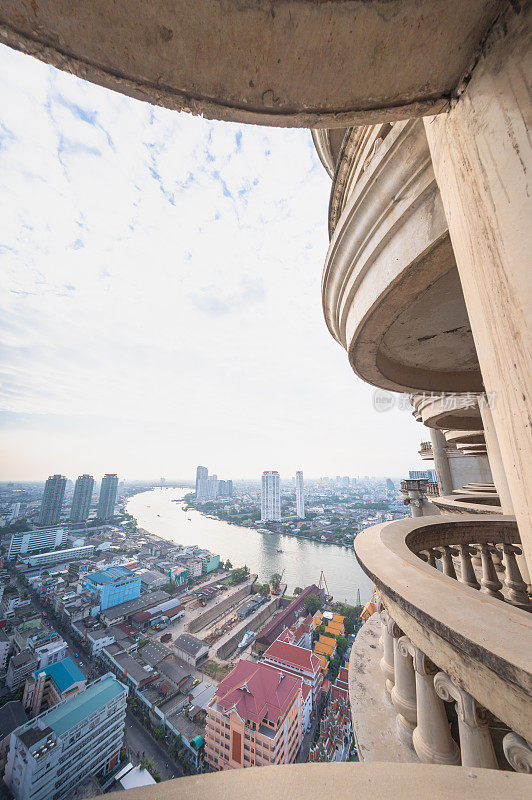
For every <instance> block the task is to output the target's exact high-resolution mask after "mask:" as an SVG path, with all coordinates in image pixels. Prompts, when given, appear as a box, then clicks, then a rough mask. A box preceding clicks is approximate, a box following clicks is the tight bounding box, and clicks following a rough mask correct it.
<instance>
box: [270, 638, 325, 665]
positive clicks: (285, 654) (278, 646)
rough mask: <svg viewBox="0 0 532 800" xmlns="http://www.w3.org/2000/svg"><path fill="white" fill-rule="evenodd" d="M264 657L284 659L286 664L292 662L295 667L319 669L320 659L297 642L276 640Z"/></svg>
mask: <svg viewBox="0 0 532 800" xmlns="http://www.w3.org/2000/svg"><path fill="white" fill-rule="evenodd" d="M264 658H266V659H267V658H272V659H273V658H274V659H276V660H278V661H284V662H285V663H286V664H291V665H292V666H294V667H300V668H301V669H306V670H309V671H310V672H315V671H316V670H317V669H319V666H320V660H319V658H318V657H317V656H316V655H315V654H314V653H313V652H312V650H307V649H306V648H304V647H298V646H297V645H295V644H289V643H288V642H280V641H279V640H277V641H275V642H274V643H273V644H272V645H270V647H268V649H267V650H266V652H265V653H264Z"/></svg>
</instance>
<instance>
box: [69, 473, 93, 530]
mask: <svg viewBox="0 0 532 800" xmlns="http://www.w3.org/2000/svg"><path fill="white" fill-rule="evenodd" d="M93 489H94V478H93V477H92V475H80V476H79V478H78V479H77V481H76V485H75V487H74V497H73V498H72V508H71V510H70V519H71V520H72V522H85V520H86V519H87V518H88V516H89V510H90V507H91V500H92V491H93Z"/></svg>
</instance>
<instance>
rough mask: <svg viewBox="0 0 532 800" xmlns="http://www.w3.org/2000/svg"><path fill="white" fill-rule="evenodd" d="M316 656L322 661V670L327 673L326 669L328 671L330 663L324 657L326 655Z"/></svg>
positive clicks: (319, 654)
mask: <svg viewBox="0 0 532 800" xmlns="http://www.w3.org/2000/svg"><path fill="white" fill-rule="evenodd" d="M316 655H317V656H318V658H319V660H320V662H321V668H322V670H323V671H324V672H325V671H326V669H327V665H328V663H329V662H328V660H327V659H326V658H325V656H324V655H322V654H321V653H316Z"/></svg>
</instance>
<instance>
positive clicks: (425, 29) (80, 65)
mask: <svg viewBox="0 0 532 800" xmlns="http://www.w3.org/2000/svg"><path fill="white" fill-rule="evenodd" d="M501 5H502V4H501V2H499V1H498V0H469V2H468V3H463V2H460V0H444V2H443V4H442V3H439V4H437V6H435V5H434V3H433V0H389V2H387V4H386V8H385V9H383V6H382V2H381V0H367V2H363V3H359V2H357V3H349V2H342V3H339V2H319V3H307V2H297V1H296V0H292V2H273V3H272V2H263V1H262V0H258V1H257V0H241V2H226V0H195V2H193V3H190V2H181V3H176V2H174V0H137V2H136V3H134V4H132V3H131V2H130V0H114V2H113V3H109V2H107V0H92V2H91V3H83V2H79V0H69V2H66V0H43V2H38V3H37V2H35V3H29V4H24V3H22V4H21V3H20V2H19V1H18V0H5V1H4V2H3V3H2V9H1V11H0V41H2V42H3V43H4V44H7V45H9V46H10V47H14V48H16V49H18V50H22V51H23V52H25V53H29V54H31V55H33V56H36V57H37V58H40V59H42V60H43V61H46V62H48V63H50V64H53V65H54V66H56V67H58V68H60V69H64V70H65V71H67V72H71V73H74V74H75V75H78V76H79V77H82V78H84V79H86V80H90V81H92V82H94V83H98V84H101V85H102V86H107V87H108V88H110V89H114V90H116V91H119V92H122V93H124V94H128V95H131V96H133V97H137V98H139V99H141V100H146V101H148V102H150V103H154V104H155V105H163V106H166V107H167V108H172V109H178V110H180V111H181V110H182V111H190V112H192V113H194V114H203V115H204V116H206V117H209V118H218V119H227V120H237V121H240V122H253V123H261V124H268V125H295V126H304V127H314V126H318V125H319V126H321V125H323V126H325V127H329V128H334V127H345V126H347V125H349V124H352V123H353V122H355V121H356V122H359V123H367V122H376V121H378V120H380V119H382V120H389V119H407V118H409V117H413V116H418V115H420V114H431V113H438V112H439V111H442V110H444V109H447V108H448V106H449V98H450V97H451V96H452V94H453V92H454V91H455V90H457V89H458V87H459V85H460V83H461V80H462V78H463V77H464V76H465V75H466V73H467V71H468V70H469V68H470V65H471V63H472V62H473V60H474V57H475V54H476V52H477V50H478V48H479V46H480V43H481V41H482V39H483V37H484V35H485V33H486V31H487V30H488V29H489V27H490V26H491V24H492V23H493V21H494V20H495V18H496V16H497V14H498V12H499V11H500V7H501ZM392 41H393V43H394V46H393V47H390V42H392Z"/></svg>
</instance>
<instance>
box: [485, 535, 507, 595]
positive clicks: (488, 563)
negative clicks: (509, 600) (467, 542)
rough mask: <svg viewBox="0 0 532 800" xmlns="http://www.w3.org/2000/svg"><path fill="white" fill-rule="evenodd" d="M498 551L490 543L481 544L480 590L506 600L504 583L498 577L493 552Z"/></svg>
mask: <svg viewBox="0 0 532 800" xmlns="http://www.w3.org/2000/svg"><path fill="white" fill-rule="evenodd" d="M494 551H495V552H496V550H495V548H494V547H491V546H490V545H489V544H481V545H480V557H481V559H482V579H481V581H480V591H481V592H485V593H486V594H489V596H490V597H496V598H497V599H498V600H504V597H503V596H502V593H501V591H500V590H501V589H502V583H501V582H500V580H499V578H498V577H497V572H496V570H495V565H494V564H493V558H492V553H493V552H494Z"/></svg>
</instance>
